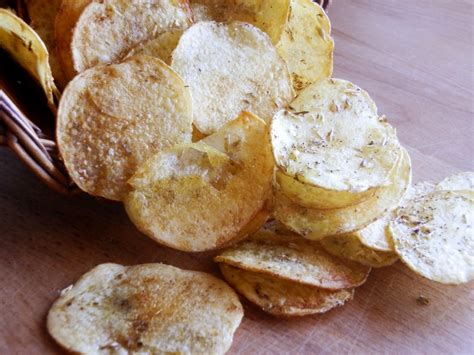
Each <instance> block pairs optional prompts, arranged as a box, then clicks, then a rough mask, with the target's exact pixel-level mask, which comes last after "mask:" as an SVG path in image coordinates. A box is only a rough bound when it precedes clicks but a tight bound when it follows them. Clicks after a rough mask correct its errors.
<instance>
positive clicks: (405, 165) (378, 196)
mask: <svg viewBox="0 0 474 355" xmlns="http://www.w3.org/2000/svg"><path fill="white" fill-rule="evenodd" d="M391 181H392V182H391V185H389V186H387V187H384V188H380V189H378V190H377V192H376V193H375V195H374V197H372V198H369V199H367V200H365V201H363V202H361V203H359V204H356V205H353V206H348V207H344V208H339V209H332V210H318V209H311V208H306V207H302V206H299V205H297V204H295V203H294V202H292V201H291V200H290V199H289V198H288V197H286V196H285V195H284V194H283V193H282V192H281V191H279V190H278V189H276V191H275V211H274V217H275V219H277V220H279V221H280V222H281V223H283V224H284V225H285V226H286V227H288V228H289V229H291V230H292V231H295V232H296V233H298V234H300V235H302V236H304V237H305V238H308V239H313V240H319V239H322V238H324V237H327V236H330V235H335V234H344V233H349V232H354V231H357V230H360V229H362V228H365V227H366V226H368V225H369V224H370V223H372V222H374V221H376V220H377V219H379V218H380V217H381V216H383V215H384V214H385V213H387V212H388V211H391V210H393V209H395V208H396V207H397V206H398V205H399V204H400V201H401V199H402V198H403V196H404V194H405V192H406V190H407V189H408V187H409V186H410V184H411V161H410V157H409V155H408V152H407V151H406V150H405V149H403V156H402V158H401V159H400V160H399V163H398V164H397V168H396V169H395V170H394V171H393V172H392V176H391Z"/></svg>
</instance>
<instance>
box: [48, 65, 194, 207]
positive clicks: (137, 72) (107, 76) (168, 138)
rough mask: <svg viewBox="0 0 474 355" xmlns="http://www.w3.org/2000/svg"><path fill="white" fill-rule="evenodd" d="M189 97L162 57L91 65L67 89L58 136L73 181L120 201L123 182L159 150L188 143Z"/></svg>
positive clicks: (124, 185)
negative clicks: (96, 65) (89, 68)
mask: <svg viewBox="0 0 474 355" xmlns="http://www.w3.org/2000/svg"><path fill="white" fill-rule="evenodd" d="M191 134H192V109H191V97H190V94H189V91H188V89H187V88H186V87H185V84H184V82H183V81H182V79H181V78H180V77H179V76H178V75H177V74H176V73H175V72H174V71H173V70H172V69H171V68H170V67H169V66H167V65H166V64H165V63H163V62H162V61H161V60H159V59H156V58H153V57H149V56H134V57H131V58H128V59H127V60H125V61H124V62H122V63H120V64H114V65H107V66H98V67H97V68H94V69H91V70H89V71H86V72H84V73H83V74H81V75H79V76H77V77H76V78H75V79H74V80H73V81H72V82H71V83H70V84H69V85H68V87H67V88H66V90H65V91H64V93H63V97H62V99H61V103H60V106H59V112H58V125H57V138H58V143H59V149H60V152H61V155H62V157H63V159H64V162H65V164H66V168H67V169H68V172H69V174H70V175H71V177H72V179H73V180H74V182H75V183H76V184H77V185H78V186H79V187H80V188H81V189H83V190H84V191H86V192H88V193H89V194H91V195H94V196H102V197H105V198H109V199H112V200H121V199H122V198H123V196H124V194H125V192H126V189H127V185H126V183H127V180H128V179H129V178H130V177H131V176H132V175H133V173H134V172H135V170H136V169H137V168H138V167H139V166H140V165H141V164H143V163H144V162H145V161H146V160H147V159H148V158H149V157H150V156H152V155H153V154H155V153H157V152H159V151H160V150H162V149H163V148H167V147H170V146H173V145H175V144H178V143H184V142H191Z"/></svg>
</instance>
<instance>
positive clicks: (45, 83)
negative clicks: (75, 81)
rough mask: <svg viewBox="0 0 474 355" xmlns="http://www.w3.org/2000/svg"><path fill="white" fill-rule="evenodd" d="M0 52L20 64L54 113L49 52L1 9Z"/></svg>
mask: <svg viewBox="0 0 474 355" xmlns="http://www.w3.org/2000/svg"><path fill="white" fill-rule="evenodd" d="M0 48H3V49H4V50H5V51H6V52H7V53H8V54H10V55H11V56H12V58H13V59H15V61H16V62H17V63H18V64H20V65H21V66H22V67H23V68H24V69H25V70H26V71H27V72H28V73H29V74H30V75H31V76H32V77H33V78H34V79H35V80H37V81H38V83H39V84H40V85H41V87H42V88H43V90H44V93H45V95H46V98H47V100H48V104H49V107H50V108H51V110H52V111H53V112H55V111H56V100H57V99H58V98H59V91H58V89H57V88H56V85H55V84H54V79H53V74H52V73H51V67H50V66H49V54H48V50H47V48H46V46H45V44H44V43H43V41H42V40H41V38H40V37H39V36H38V34H37V33H36V32H35V31H34V30H33V29H32V28H31V27H30V26H28V24H26V23H25V22H24V21H23V20H22V19H21V18H19V17H18V16H16V15H15V14H14V13H13V12H11V11H9V10H7V9H0Z"/></svg>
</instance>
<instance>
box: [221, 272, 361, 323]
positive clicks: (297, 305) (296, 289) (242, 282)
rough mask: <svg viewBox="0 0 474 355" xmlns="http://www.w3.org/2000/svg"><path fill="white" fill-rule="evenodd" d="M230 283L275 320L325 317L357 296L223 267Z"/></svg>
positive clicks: (225, 276) (347, 292) (349, 292)
mask: <svg viewBox="0 0 474 355" xmlns="http://www.w3.org/2000/svg"><path fill="white" fill-rule="evenodd" d="M220 269H221V271H222V275H224V278H225V279H226V280H227V282H228V283H229V284H230V285H231V286H232V287H234V288H235V289H236V290H237V291H238V292H239V293H240V294H242V295H243V296H244V297H245V298H247V299H248V300H249V301H250V302H252V303H254V304H255V305H257V306H258V307H260V308H261V309H262V310H263V311H265V312H267V313H270V314H273V315H275V316H284V317H294V316H306V315H310V314H318V313H325V312H328V311H330V310H331V309H333V308H335V307H338V306H342V305H343V304H345V303H346V302H348V301H350V300H351V299H352V298H353V296H354V290H353V289H350V290H337V291H332V290H325V289H322V288H318V287H314V286H308V285H304V284H300V283H298V282H291V281H285V280H282V279H279V278H277V277H273V276H269V275H265V274H261V273H257V272H252V271H247V270H241V269H238V268H234V267H232V266H229V265H227V264H220Z"/></svg>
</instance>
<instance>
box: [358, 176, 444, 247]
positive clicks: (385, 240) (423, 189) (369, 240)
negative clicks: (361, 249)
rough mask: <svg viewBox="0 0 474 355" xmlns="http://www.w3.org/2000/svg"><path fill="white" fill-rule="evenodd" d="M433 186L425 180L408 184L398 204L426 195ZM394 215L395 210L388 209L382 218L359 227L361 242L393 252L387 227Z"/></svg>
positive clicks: (395, 213) (401, 204) (395, 214)
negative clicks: (362, 227) (361, 227)
mask: <svg viewBox="0 0 474 355" xmlns="http://www.w3.org/2000/svg"><path fill="white" fill-rule="evenodd" d="M434 188H435V185H433V184H432V183H430V182H426V181H425V182H419V183H416V184H415V185H413V186H410V187H409V188H408V190H407V192H406V194H405V196H404V197H403V199H402V201H401V202H400V206H403V205H404V204H405V203H406V202H407V201H409V200H411V199H413V198H415V197H420V196H422V195H426V194H428V193H430V192H432V191H433V190H434ZM400 206H398V207H400ZM396 216H397V210H396V209H395V210H393V211H390V212H389V213H386V214H385V215H384V216H383V217H382V218H380V219H378V220H377V221H375V222H373V223H371V224H369V225H368V226H367V227H365V228H364V229H361V230H360V231H359V232H358V233H357V235H358V236H359V239H360V241H361V243H362V244H363V245H365V246H366V247H368V248H371V249H374V250H377V251H382V252H394V251H395V248H394V246H393V242H392V240H391V238H390V236H389V233H388V231H387V228H388V224H389V223H390V221H391V220H392V219H394V218H395V217H396Z"/></svg>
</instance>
